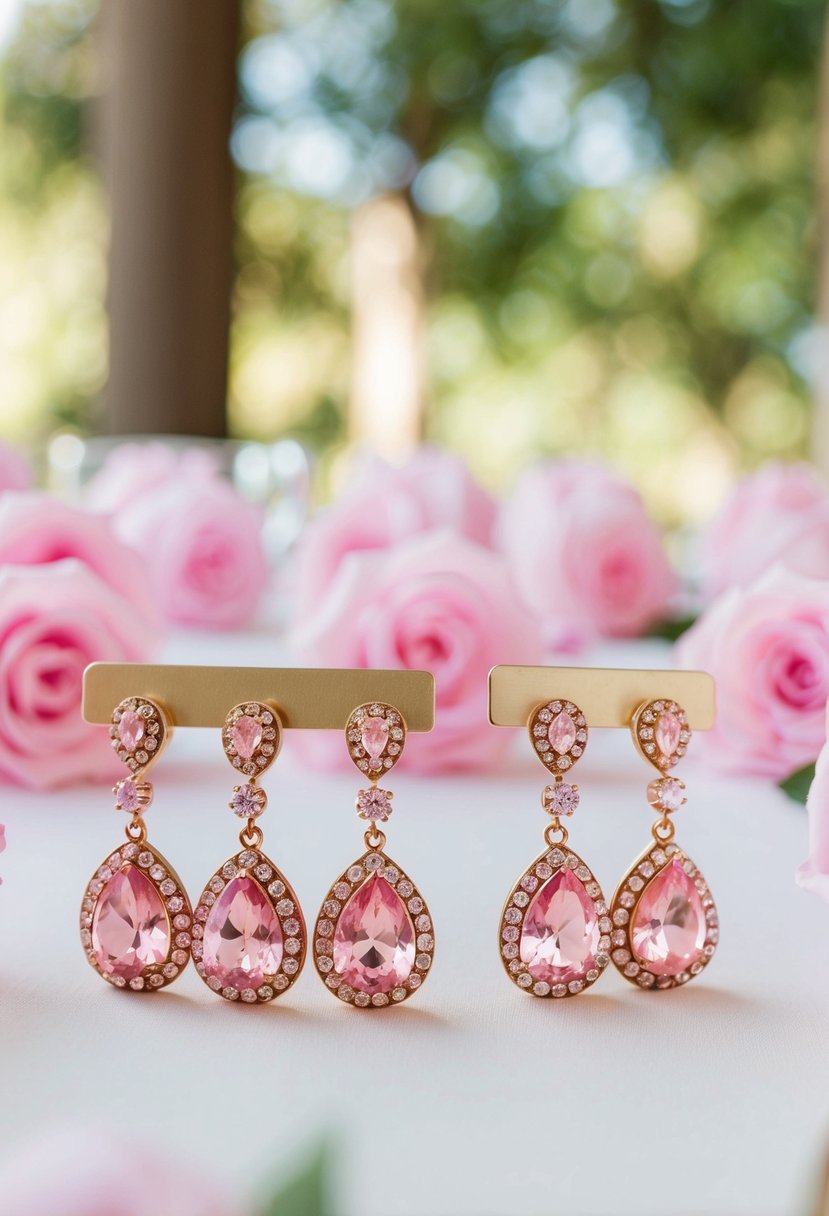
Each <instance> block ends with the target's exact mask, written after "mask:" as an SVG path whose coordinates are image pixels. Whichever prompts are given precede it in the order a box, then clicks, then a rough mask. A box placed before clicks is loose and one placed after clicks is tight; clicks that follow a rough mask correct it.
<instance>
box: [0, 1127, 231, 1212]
mask: <svg viewBox="0 0 829 1216" xmlns="http://www.w3.org/2000/svg"><path fill="white" fill-rule="evenodd" d="M243 1211H246V1212H250V1208H249V1207H247V1206H246V1207H245V1208H244V1209H243V1208H242V1207H241V1206H240V1205H239V1204H237V1203H234V1202H232V1201H231V1200H230V1198H229V1197H228V1195H227V1194H226V1193H225V1192H224V1191H223V1188H221V1187H220V1186H219V1185H217V1183H216V1181H215V1180H214V1179H213V1178H212V1177H206V1176H205V1172H204V1170H202V1169H199V1170H196V1169H195V1168H194V1167H190V1166H186V1165H184V1164H183V1163H182V1162H181V1160H180V1158H179V1157H178V1156H176V1157H175V1159H174V1158H173V1157H167V1156H162V1155H160V1154H158V1153H155V1152H153V1151H151V1150H150V1149H148V1148H147V1146H146V1145H136V1143H135V1139H134V1137H132V1136H127V1135H124V1136H121V1135H117V1134H114V1133H113V1132H112V1131H111V1130H110V1129H109V1128H107V1127H104V1126H101V1127H86V1128H71V1129H69V1128H67V1129H66V1130H63V1131H57V1130H53V1131H47V1132H45V1133H44V1132H40V1133H39V1134H38V1135H37V1137H36V1139H34V1140H33V1141H32V1142H31V1143H30V1144H29V1145H26V1146H24V1147H23V1148H19V1147H18V1148H17V1149H16V1150H15V1151H14V1152H13V1153H12V1155H11V1156H9V1157H7V1158H6V1161H5V1164H4V1165H3V1166H2V1167H0V1216H165V1214H166V1216H242V1212H243Z"/></svg>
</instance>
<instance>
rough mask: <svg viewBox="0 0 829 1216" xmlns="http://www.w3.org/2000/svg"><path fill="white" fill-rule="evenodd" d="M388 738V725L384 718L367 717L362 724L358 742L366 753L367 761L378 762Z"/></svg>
mask: <svg viewBox="0 0 829 1216" xmlns="http://www.w3.org/2000/svg"><path fill="white" fill-rule="evenodd" d="M388 737H389V724H388V722H387V721H386V719H385V718H377V717H374V716H372V717H368V718H366V719H365V721H364V722H363V729H362V732H361V733H360V742H361V743H362V745H363V747H364V748H365V749H366V752H367V753H368V758H369V760H379V759H380V757H381V755H382V754H383V748H384V747H385V746H386V743H387V741H388Z"/></svg>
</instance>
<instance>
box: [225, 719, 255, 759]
mask: <svg viewBox="0 0 829 1216" xmlns="http://www.w3.org/2000/svg"><path fill="white" fill-rule="evenodd" d="M230 737H231V739H232V740H233V746H234V747H235V748H236V751H237V752H238V753H239V755H240V756H241V757H242V759H243V760H250V758H251V756H252V755H253V753H254V752H255V751H256V749H257V747H258V746H259V744H260V743H261V742H262V727H261V726H260V725H259V723H258V722H257V721H256V719H255V718H251V716H250V715H249V714H242V716H241V718H237V719H236V721H235V722H234V723H233V726H232V728H231V731H230Z"/></svg>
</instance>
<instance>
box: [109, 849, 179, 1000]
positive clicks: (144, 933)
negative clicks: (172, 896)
mask: <svg viewBox="0 0 829 1216" xmlns="http://www.w3.org/2000/svg"><path fill="white" fill-rule="evenodd" d="M169 948H170V921H169V919H168V917H167V912H166V910H165V908H164V905H163V903H162V902H161V896H160V895H159V894H158V892H157V891H156V889H155V887H154V886H153V884H152V883H151V882H150V880H149V878H148V877H147V875H146V874H144V873H142V871H141V870H139V869H138V867H137V866H124V868H123V870H119V871H118V872H117V873H116V874H113V876H112V878H110V879H108V881H107V883H106V884H105V886H104V888H103V890H102V891H101V893H100V895H99V896H98V902H97V903H96V904H95V911H94V912H93V914H92V949H93V950H94V951H95V959H96V961H97V963H98V966H99V967H100V968H101V970H102V971H104V972H106V974H107V975H119V976H121V977H122V978H123V979H125V980H132V979H135V978H136V976H139V975H140V974H141V972H142V971H143V970H144V968H145V967H149V966H150V965H151V964H152V963H163V962H164V960H165V959H166V957H167V952H168V950H169Z"/></svg>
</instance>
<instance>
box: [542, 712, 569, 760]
mask: <svg viewBox="0 0 829 1216" xmlns="http://www.w3.org/2000/svg"><path fill="white" fill-rule="evenodd" d="M547 738H548V739H549V740H550V743H551V744H552V748H553V751H555V752H558V754H559V755H560V756H563V755H565V753H566V752H569V750H570V748H571V747H572V746H573V744H574V743H575V742H576V724H575V722H574V721H573V719H572V718H571V717H570V715H569V714H568V713H567V710H566V709H563V710H562V711H561V713H560V714H556V716H555V717H554V718H553V720H552V722H551V723H550V726H549V729H548V731H547Z"/></svg>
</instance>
